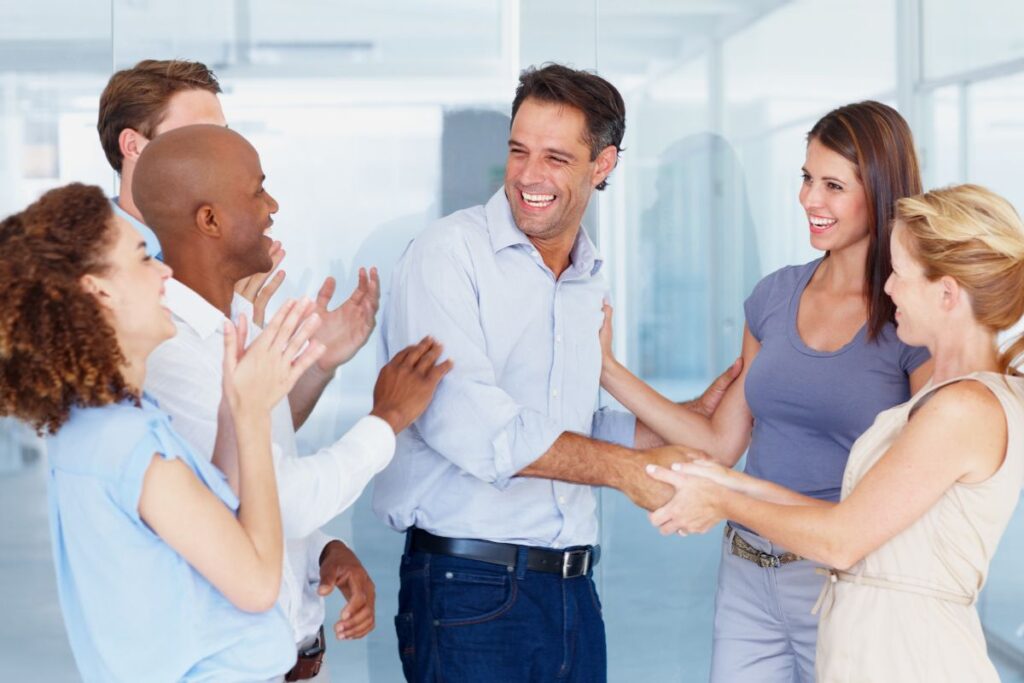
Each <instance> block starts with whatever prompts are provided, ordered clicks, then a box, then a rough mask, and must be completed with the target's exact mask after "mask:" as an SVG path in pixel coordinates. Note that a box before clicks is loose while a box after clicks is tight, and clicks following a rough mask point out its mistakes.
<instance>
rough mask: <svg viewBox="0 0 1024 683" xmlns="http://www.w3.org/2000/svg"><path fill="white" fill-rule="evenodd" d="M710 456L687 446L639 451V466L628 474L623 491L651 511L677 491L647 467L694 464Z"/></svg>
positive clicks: (664, 502)
mask: <svg viewBox="0 0 1024 683" xmlns="http://www.w3.org/2000/svg"><path fill="white" fill-rule="evenodd" d="M707 457H708V456H707V455H705V454H704V453H702V452H701V451H696V450H693V449H692V448H686V447H685V446H661V447H659V448H649V449H647V450H643V451H637V452H636V456H635V457H634V458H633V459H632V462H633V463H634V465H635V467H633V468H632V470H631V472H630V476H628V477H627V479H626V483H625V485H624V486H623V487H622V492H623V493H625V494H626V495H627V496H629V499H630V500H632V501H633V502H634V503H635V504H636V505H638V506H639V507H642V508H643V509H645V510H647V511H651V510H656V509H658V508H660V507H661V506H663V505H665V504H666V503H668V502H669V500H671V499H672V494H673V493H674V491H673V489H672V487H671V486H669V485H668V484H666V483H662V482H660V481H657V480H655V479H653V478H651V477H650V476H648V475H647V472H646V469H645V468H646V467H647V466H648V465H658V466H660V467H665V468H668V467H671V466H672V465H673V464H675V463H690V462H695V461H698V460H704V459H707Z"/></svg>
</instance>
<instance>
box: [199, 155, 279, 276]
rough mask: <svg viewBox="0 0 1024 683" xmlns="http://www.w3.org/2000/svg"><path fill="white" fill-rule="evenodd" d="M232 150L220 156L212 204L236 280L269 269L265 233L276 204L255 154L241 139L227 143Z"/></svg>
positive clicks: (268, 246)
mask: <svg viewBox="0 0 1024 683" xmlns="http://www.w3.org/2000/svg"><path fill="white" fill-rule="evenodd" d="M227 142H228V144H229V145H230V146H231V147H232V149H231V150H227V151H226V154H228V155H229V156H226V157H224V158H225V159H229V160H230V163H228V164H224V165H223V167H224V168H223V173H222V174H221V179H222V182H221V183H220V188H219V189H218V192H217V198H216V200H215V202H214V203H213V208H214V211H215V212H216V216H217V220H218V221H219V222H220V227H221V231H222V234H223V238H224V248H225V250H226V254H227V255H228V256H229V257H230V260H231V262H232V263H235V264H237V266H238V274H237V276H238V278H239V279H241V278H242V277H248V276H249V275H252V274H253V273H262V272H266V271H268V270H270V269H271V268H272V267H273V265H274V264H273V261H272V259H271V257H270V247H271V245H272V244H273V240H272V239H271V238H270V236H269V235H268V234H267V233H268V231H269V230H270V228H271V226H273V224H274V219H273V214H275V213H277V209H278V204H277V200H276V199H274V198H273V197H272V196H271V195H270V193H269V192H267V191H266V189H265V188H264V181H265V180H266V176H265V175H264V173H263V167H262V166H261V165H260V157H259V154H257V153H256V150H255V149H253V147H252V145H250V144H249V143H248V142H246V141H245V140H244V139H243V138H241V137H235V138H231V139H230V140H228V141H227Z"/></svg>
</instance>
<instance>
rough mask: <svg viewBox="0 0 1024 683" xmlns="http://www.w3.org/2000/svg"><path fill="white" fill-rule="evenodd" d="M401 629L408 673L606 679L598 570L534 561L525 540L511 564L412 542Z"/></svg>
mask: <svg viewBox="0 0 1024 683" xmlns="http://www.w3.org/2000/svg"><path fill="white" fill-rule="evenodd" d="M395 630H396V631H397V633H398V650H399V653H400V655H401V658H402V670H403V671H404V673H405V678H406V680H407V681H414V682H416V683H426V682H428V681H429V682H431V683H434V682H436V681H445V683H458V682H460V681H465V682H466V683H486V682H488V681H495V682H500V683H519V682H520V681H524V682H525V681H544V682H545V683H546V682H549V681H578V682H579V683H584V682H585V683H603V682H604V681H606V680H607V653H606V651H605V636H604V620H603V619H602V618H601V603H600V601H599V600H598V597H597V591H596V589H595V587H594V581H593V578H592V575H591V573H590V572H588V574H587V575H586V576H579V577H576V578H571V579H563V578H562V577H561V576H560V575H558V574H547V573H544V572H537V571H529V570H527V569H526V549H525V548H520V552H519V556H518V559H517V561H516V566H514V567H512V566H508V567H506V566H502V565H495V564H489V563H486V562H478V561H476V560H466V559H462V558H457V557H450V556H447V555H434V554H430V553H421V552H414V553H410V552H406V554H405V555H403V556H402V566H401V589H400V591H399V593H398V616H397V617H395Z"/></svg>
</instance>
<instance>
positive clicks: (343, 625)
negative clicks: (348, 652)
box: [334, 605, 374, 640]
mask: <svg viewBox="0 0 1024 683" xmlns="http://www.w3.org/2000/svg"><path fill="white" fill-rule="evenodd" d="M373 627H374V615H373V610H372V609H370V607H369V605H367V606H364V607H363V608H362V609H361V610H359V612H357V613H355V614H353V615H352V616H351V617H349V618H348V619H342V620H340V621H338V623H336V624H335V625H334V635H335V636H336V637H338V638H340V639H344V640H357V639H359V638H362V637H363V636H365V635H366V634H368V633H369V632H370V631H372V630H373Z"/></svg>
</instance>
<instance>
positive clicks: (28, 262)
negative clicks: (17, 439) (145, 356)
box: [0, 183, 138, 434]
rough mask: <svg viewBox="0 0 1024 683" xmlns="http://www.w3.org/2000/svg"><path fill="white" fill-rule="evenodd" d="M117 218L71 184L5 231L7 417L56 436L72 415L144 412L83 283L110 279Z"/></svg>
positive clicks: (0, 328) (0, 318) (2, 354)
mask: <svg viewBox="0 0 1024 683" xmlns="http://www.w3.org/2000/svg"><path fill="white" fill-rule="evenodd" d="M112 218H113V209H112V208H111V205H110V200H108V199H107V198H106V196H105V195H104V194H103V191H102V190H101V189H100V188H98V187H95V186H92V185H83V184H81V183H72V184H71V185H67V186H65V187H60V188H57V189H55V190H50V191H49V192H47V193H46V194H44V195H43V196H42V197H41V198H40V199H39V200H38V201H37V202H35V203H34V204H32V205H30V206H29V207H28V208H27V209H25V210H24V211H22V212H21V213H16V214H14V215H12V216H9V217H7V218H5V219H4V220H3V222H0V292H3V306H2V307H0V415H13V416H14V417H17V418H19V419H21V420H24V421H25V422H28V423H29V424H31V425H32V426H33V427H35V429H36V431H37V432H39V433H40V434H42V433H43V432H44V431H48V432H49V433H51V434H52V433H55V432H56V431H57V430H58V429H59V428H60V427H61V425H63V424H64V423H65V422H66V421H67V419H68V415H69V414H70V412H71V408H72V406H81V407H90V406H102V405H106V404H108V403H115V402H119V401H122V400H132V401H134V402H138V397H137V395H136V391H135V390H134V389H132V388H130V387H128V386H127V385H126V383H125V380H124V377H123V376H122V374H121V367H122V365H123V364H124V362H125V361H124V355H123V354H122V353H121V348H120V346H119V345H118V343H117V336H116V334H115V333H114V329H113V328H112V327H111V326H110V324H109V323H108V322H107V320H106V319H105V318H104V316H103V313H102V310H101V309H100V305H99V303H98V302H97V300H96V298H95V297H93V296H92V295H91V294H89V293H88V292H86V291H85V290H84V289H83V288H82V286H81V283H80V279H81V277H82V276H83V275H86V274H100V273H102V272H103V271H104V270H106V268H107V267H108V266H107V263H106V261H105V254H106V252H107V250H108V249H109V248H110V247H111V246H112V244H113V242H114V240H115V235H116V232H115V230H114V229H113V225H114V224H113V221H112Z"/></svg>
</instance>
